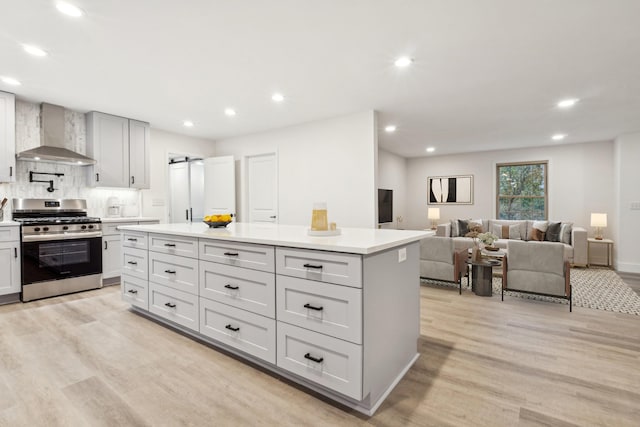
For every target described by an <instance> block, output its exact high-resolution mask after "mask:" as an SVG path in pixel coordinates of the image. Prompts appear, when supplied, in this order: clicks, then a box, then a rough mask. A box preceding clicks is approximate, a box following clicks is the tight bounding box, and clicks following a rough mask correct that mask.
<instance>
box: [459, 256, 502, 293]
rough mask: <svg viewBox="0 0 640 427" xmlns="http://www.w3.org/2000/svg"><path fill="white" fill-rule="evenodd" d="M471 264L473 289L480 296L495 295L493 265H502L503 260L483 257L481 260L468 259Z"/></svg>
mask: <svg viewBox="0 0 640 427" xmlns="http://www.w3.org/2000/svg"><path fill="white" fill-rule="evenodd" d="M467 264H469V265H470V266H471V290H472V291H473V292H474V293H475V294H476V295H478V296H482V297H490V296H492V295H493V267H500V266H501V265H502V261H501V260H499V259H496V258H484V257H483V258H482V259H481V260H480V261H473V260H472V259H471V258H469V259H467Z"/></svg>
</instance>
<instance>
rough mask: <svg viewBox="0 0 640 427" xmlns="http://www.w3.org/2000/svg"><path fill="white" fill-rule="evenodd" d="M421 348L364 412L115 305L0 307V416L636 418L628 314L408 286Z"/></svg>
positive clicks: (465, 421) (85, 298)
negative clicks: (373, 408)
mask: <svg viewBox="0 0 640 427" xmlns="http://www.w3.org/2000/svg"><path fill="white" fill-rule="evenodd" d="M421 307H422V315H421V328H422V336H421V338H420V341H419V349H420V353H421V354H422V356H421V357H420V358H419V359H418V361H417V362H416V364H415V365H414V367H413V368H412V369H411V370H410V371H409V373H408V374H407V375H406V376H405V378H404V379H403V380H402V381H401V383H400V384H399V385H398V386H397V387H396V389H395V390H394V391H393V392H392V394H391V395H390V396H389V398H388V399H387V400H386V401H385V403H384V404H383V405H382V406H381V407H380V409H379V410H378V412H377V413H376V414H375V416H373V417H371V418H368V417H365V416H362V415H360V414H357V413H354V412H351V411H349V410H345V409H344V408H340V407H337V406H334V405H333V404H331V403H328V402H326V401H324V400H322V399H321V398H319V397H317V396H313V395H310V394H308V393H306V392H305V391H303V390H301V389H299V388H297V386H294V385H292V384H290V383H288V382H286V381H283V380H281V379H279V378H277V377H274V376H272V375H270V374H267V373H265V372H262V371H261V370H259V369H257V368H255V367H251V366H247V365H246V364H245V363H243V362H241V361H238V360H236V359H234V358H233V357H230V356H229V355H226V354H224V353H220V352H218V351H215V350H213V349H211V348H209V347H207V346H205V345H203V344H200V343H198V342H195V341H193V340H191V339H189V338H187V337H184V336H182V335H180V334H178V333H176V332H174V331H172V330H169V329H167V328H165V327H163V326H160V325H158V324H156V323H154V322H151V321H149V320H147V319H145V318H143V317H141V316H138V315H136V314H134V313H132V312H130V311H129V310H128V307H127V305H126V304H124V303H122V302H121V301H120V298H119V289H118V287H117V286H116V287H109V288H104V289H101V290H97V291H90V292H85V293H81V294H76V295H71V296H66V297H58V298H53V299H48V300H44V301H37V302H32V303H28V304H13V305H8V306H2V307H0V425H1V426H12V427H13V426H117V425H123V426H143V425H152V426H179V425H194V426H226V425H231V426H241V425H264V426H271V425H277V426H287V425H296V426H297V425H318V426H334V425H348V426H351V425H374V426H405V425H411V426H430V425H433V426H516V425H523V426H540V425H544V426H573V425H580V426H590V425H594V426H595V425H602V426H638V425H640V318H639V317H637V316H630V315H622V314H614V313H608V312H604V311H599V310H590V309H586V308H580V307H574V311H573V313H569V311H568V310H567V306H565V305H558V304H551V303H542V302H534V301H528V300H522V299H519V298H509V297H506V300H505V301H504V302H500V298H499V296H494V297H492V298H483V297H478V296H475V295H473V294H471V293H470V292H463V295H462V296H459V295H458V293H457V290H453V289H451V290H449V289H443V288H430V287H424V286H423V287H422V288H421Z"/></svg>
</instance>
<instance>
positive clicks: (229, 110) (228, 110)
mask: <svg viewBox="0 0 640 427" xmlns="http://www.w3.org/2000/svg"><path fill="white" fill-rule="evenodd" d="M224 113H225V114H226V115H227V116H235V115H236V110H234V109H233V108H225V109H224Z"/></svg>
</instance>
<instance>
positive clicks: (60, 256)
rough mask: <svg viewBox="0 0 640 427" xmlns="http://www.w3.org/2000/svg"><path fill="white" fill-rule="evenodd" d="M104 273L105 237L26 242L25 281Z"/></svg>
mask: <svg viewBox="0 0 640 427" xmlns="http://www.w3.org/2000/svg"><path fill="white" fill-rule="evenodd" d="M100 273H102V238H101V237H89V238H80V239H61V240H45V241H28V242H24V241H23V242H22V284H23V285H28V284H30V283H37V282H44V281H49V280H58V279H66V278H69V277H77V276H86V275H89V274H100Z"/></svg>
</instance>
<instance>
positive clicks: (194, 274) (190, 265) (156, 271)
mask: <svg viewBox="0 0 640 427" xmlns="http://www.w3.org/2000/svg"><path fill="white" fill-rule="evenodd" d="M149 281H151V282H155V283H159V284H161V285H165V286H169V287H171V288H174V289H178V290H181V291H184V292H189V293H191V294H193V295H198V260H197V259H194V258H186V257H181V256H175V255H167V254H161V253H158V252H149Z"/></svg>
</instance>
